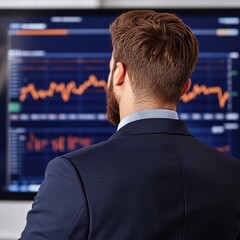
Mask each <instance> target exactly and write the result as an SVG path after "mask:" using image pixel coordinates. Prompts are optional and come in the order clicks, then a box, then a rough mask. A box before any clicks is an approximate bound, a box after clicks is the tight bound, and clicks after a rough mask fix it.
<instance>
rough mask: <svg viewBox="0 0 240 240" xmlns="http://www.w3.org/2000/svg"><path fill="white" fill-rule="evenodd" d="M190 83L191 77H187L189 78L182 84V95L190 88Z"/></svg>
mask: <svg viewBox="0 0 240 240" xmlns="http://www.w3.org/2000/svg"><path fill="white" fill-rule="evenodd" d="M191 83H192V81H191V79H190V78H189V79H188V80H187V83H186V84H185V86H184V88H183V91H182V96H183V95H184V94H185V93H186V92H187V91H188V90H189V89H190V87H191Z"/></svg>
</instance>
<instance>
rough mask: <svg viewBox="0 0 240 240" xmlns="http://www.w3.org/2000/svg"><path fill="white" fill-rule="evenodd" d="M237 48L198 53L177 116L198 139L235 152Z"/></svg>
mask: <svg viewBox="0 0 240 240" xmlns="http://www.w3.org/2000/svg"><path fill="white" fill-rule="evenodd" d="M238 59H239V54H238V53H237V52H229V53H220V52H219V53H200V57H199V61H198V64H197V67H196V70H195V72H194V73H193V75H192V87H191V89H190V90H189V92H188V93H186V94H185V95H184V96H183V97H182V101H181V104H180V108H179V110H180V118H181V119H183V120H184V121H186V123H187V125H188V127H189V129H190V131H191V132H192V133H193V135H195V136H196V137H198V138H199V139H200V140H202V141H204V142H206V143H207V144H209V145H211V146H213V147H215V148H217V149H218V150H219V151H222V152H227V153H232V154H233V153H234V152H236V151H237V150H236V149H237V148H238V147H237V146H236V145H234V142H235V141H236V140H235V136H236V134H237V133H239V104H238V102H239V100H238V99H239V92H238V91H235V89H236V83H235V81H236V80H235V79H236V76H237V75H238V72H237V71H236V70H235V69H234V62H237V61H238Z"/></svg>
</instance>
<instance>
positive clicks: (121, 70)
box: [113, 62, 126, 86]
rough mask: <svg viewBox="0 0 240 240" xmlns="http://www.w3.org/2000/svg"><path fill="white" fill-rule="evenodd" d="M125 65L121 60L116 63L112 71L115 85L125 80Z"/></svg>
mask: <svg viewBox="0 0 240 240" xmlns="http://www.w3.org/2000/svg"><path fill="white" fill-rule="evenodd" d="M125 74H126V70H125V66H124V65H123V63H121V62H117V63H116V70H115V71H114V78H113V82H114V85H115V86H120V85H122V84H123V83H124V80H125Z"/></svg>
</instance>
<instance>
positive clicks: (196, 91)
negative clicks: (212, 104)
mask: <svg viewBox="0 0 240 240" xmlns="http://www.w3.org/2000/svg"><path fill="white" fill-rule="evenodd" d="M200 94H203V95H210V94H217V97H218V103H219V107H220V108H224V107H225V104H226V102H227V100H228V98H229V92H223V90H222V88H221V87H219V86H214V87H207V86H206V85H198V84H194V85H193V88H192V91H189V92H187V93H186V94H184V95H183V96H182V98H181V99H182V101H183V102H184V103H187V102H190V101H192V100H194V99H196V98H197V96H198V95H200Z"/></svg>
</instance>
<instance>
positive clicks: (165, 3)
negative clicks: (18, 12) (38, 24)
mask: <svg viewBox="0 0 240 240" xmlns="http://www.w3.org/2000/svg"><path fill="white" fill-rule="evenodd" d="M216 6H217V7H240V1H239V0H228V1H226V0H201V1H193V0H182V1H180V0H147V1H146V0H120V1H119V0H0V8H49V7H52V8H97V7H103V8H107V7H110V8H113V7H114V8H115V7H116V8H125V7H130V8H134V7H138V8H139V7H163V8H164V7H216ZM30 207H31V202H27V201H25V202H23V201H21V202H15V201H0V239H4V240H8V239H17V238H18V237H19V236H20V233H21V231H22V229H23V227H24V226H25V219H26V213H27V211H28V210H29V209H30Z"/></svg>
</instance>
